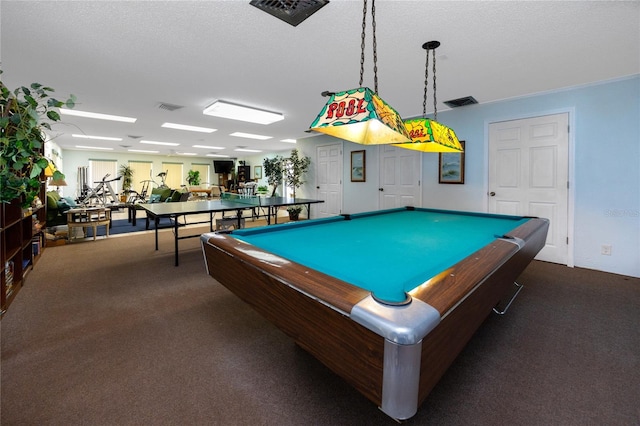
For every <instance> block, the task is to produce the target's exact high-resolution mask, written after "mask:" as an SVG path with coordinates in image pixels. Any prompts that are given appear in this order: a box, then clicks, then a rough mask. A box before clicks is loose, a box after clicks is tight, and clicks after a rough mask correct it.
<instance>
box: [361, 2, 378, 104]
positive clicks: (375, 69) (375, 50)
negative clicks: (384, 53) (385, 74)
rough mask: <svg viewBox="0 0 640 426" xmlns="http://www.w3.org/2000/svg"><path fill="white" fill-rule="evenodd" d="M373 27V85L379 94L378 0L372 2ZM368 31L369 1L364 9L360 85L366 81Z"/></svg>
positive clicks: (365, 3)
mask: <svg viewBox="0 0 640 426" xmlns="http://www.w3.org/2000/svg"><path fill="white" fill-rule="evenodd" d="M371 20H372V22H371V26H372V27H373V84H374V92H375V93H378V43H377V41H376V0H371ZM366 29H367V0H364V5H363V7H362V35H361V36H360V83H359V86H360V87H362V82H363V81H364V48H365V38H366V33H367V31H366Z"/></svg>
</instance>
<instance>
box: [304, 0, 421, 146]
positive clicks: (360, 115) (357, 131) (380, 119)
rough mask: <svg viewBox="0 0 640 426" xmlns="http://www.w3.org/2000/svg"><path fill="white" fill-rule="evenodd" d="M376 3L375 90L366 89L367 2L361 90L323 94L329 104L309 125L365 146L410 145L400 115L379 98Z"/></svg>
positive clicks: (365, 0) (364, 17)
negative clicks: (403, 143) (364, 81)
mask: <svg viewBox="0 0 640 426" xmlns="http://www.w3.org/2000/svg"><path fill="white" fill-rule="evenodd" d="M375 10H376V7H375V0H371V19H372V27H373V74H374V84H375V86H374V90H373V91H372V90H371V89H369V88H368V87H362V81H363V76H364V40H365V36H366V31H365V27H366V18H367V0H364V8H363V11H362V35H361V40H362V41H361V44H360V45H361V52H360V83H359V86H360V87H358V88H357V89H352V90H346V91H343V92H338V93H331V92H323V93H322V95H323V96H329V101H328V102H327V103H326V104H325V106H324V107H323V108H322V110H321V111H320V113H319V114H318V116H317V117H316V119H315V120H314V121H313V123H311V126H309V128H310V130H314V131H316V132H320V133H326V134H328V135H331V136H334V137H336V138H340V139H344V140H348V141H351V142H355V143H359V144H363V145H381V144H390V143H402V142H410V141H411V138H410V137H409V133H408V132H407V130H406V129H405V127H404V123H403V121H402V118H401V117H400V114H398V112H397V111H396V110H395V109H393V108H392V107H391V106H390V105H389V104H387V103H386V102H385V101H383V100H382V99H381V98H380V97H379V96H378V71H377V70H378V67H377V58H378V55H377V53H376V51H377V45H376V15H375Z"/></svg>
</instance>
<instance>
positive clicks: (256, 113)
mask: <svg viewBox="0 0 640 426" xmlns="http://www.w3.org/2000/svg"><path fill="white" fill-rule="evenodd" d="M202 113H203V114H205V115H212V116H214V117H220V118H229V119H231V120H240V121H248V122H249V123H257V124H271V123H275V122H276V121H281V120H284V115H283V114H280V113H279V112H271V111H265V110H262V109H257V108H252V107H247V106H242V105H237V104H232V103H229V102H225V101H215V102H214V103H212V104H211V105H209V106H208V107H206V108H205V109H204V111H202Z"/></svg>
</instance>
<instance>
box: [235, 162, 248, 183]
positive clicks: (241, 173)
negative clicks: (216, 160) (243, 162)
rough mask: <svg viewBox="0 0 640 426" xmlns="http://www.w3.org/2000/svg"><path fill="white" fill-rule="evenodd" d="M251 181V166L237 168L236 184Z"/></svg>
mask: <svg viewBox="0 0 640 426" xmlns="http://www.w3.org/2000/svg"><path fill="white" fill-rule="evenodd" d="M250 180H251V166H238V183H241V182H247V181H250Z"/></svg>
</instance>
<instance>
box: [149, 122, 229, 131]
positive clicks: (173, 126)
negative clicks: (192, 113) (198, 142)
mask: <svg viewBox="0 0 640 426" xmlns="http://www.w3.org/2000/svg"><path fill="white" fill-rule="evenodd" d="M160 127H165V128H167V129H176V130H187V131H189V132H200V133H213V132H215V131H217V130H218V129H211V128H209V127H198V126H188V125H186V124H178V123H164V124H162V125H161V126H160Z"/></svg>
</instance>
